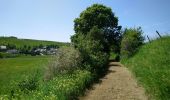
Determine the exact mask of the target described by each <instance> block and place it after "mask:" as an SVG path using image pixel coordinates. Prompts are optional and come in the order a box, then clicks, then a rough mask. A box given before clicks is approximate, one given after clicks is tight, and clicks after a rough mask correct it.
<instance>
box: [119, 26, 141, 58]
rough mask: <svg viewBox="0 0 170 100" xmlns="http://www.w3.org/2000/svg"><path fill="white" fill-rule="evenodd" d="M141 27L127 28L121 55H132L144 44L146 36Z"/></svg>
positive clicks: (122, 42) (125, 56) (123, 56)
mask: <svg viewBox="0 0 170 100" xmlns="http://www.w3.org/2000/svg"><path fill="white" fill-rule="evenodd" d="M142 34H143V32H142V29H141V27H138V28H130V29H125V31H124V34H123V38H122V41H121V57H122V58H127V57H130V56H132V55H133V54H134V53H135V52H136V51H137V49H138V47H139V46H141V45H142V44H143V41H144V37H143V36H142Z"/></svg>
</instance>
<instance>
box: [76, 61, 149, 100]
mask: <svg viewBox="0 0 170 100" xmlns="http://www.w3.org/2000/svg"><path fill="white" fill-rule="evenodd" d="M109 66H110V67H109V71H108V74H107V75H106V76H105V77H104V78H102V79H101V82H99V83H97V84H94V86H93V87H92V89H90V90H87V91H86V94H85V96H83V97H79V99H80V100H148V99H147V96H146V95H145V92H144V89H143V88H142V87H141V86H139V85H138V84H137V82H136V80H135V78H134V77H133V76H132V74H131V73H130V72H129V71H128V69H127V68H126V67H124V66H123V65H121V64H120V63H119V62H110V64H109Z"/></svg>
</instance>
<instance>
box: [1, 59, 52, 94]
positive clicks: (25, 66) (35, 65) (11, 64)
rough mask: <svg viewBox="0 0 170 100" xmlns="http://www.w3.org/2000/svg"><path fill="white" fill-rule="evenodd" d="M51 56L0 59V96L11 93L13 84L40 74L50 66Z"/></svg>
mask: <svg viewBox="0 0 170 100" xmlns="http://www.w3.org/2000/svg"><path fill="white" fill-rule="evenodd" d="M49 58H50V56H22V57H17V58H6V59H0V94H6V93H9V91H10V90H11V88H12V87H13V82H17V81H20V80H22V79H23V78H25V76H29V75H31V74H33V73H35V72H36V71H39V72H40V74H41V73H42V72H43V69H44V67H45V66H46V65H47V64H48V59H49Z"/></svg>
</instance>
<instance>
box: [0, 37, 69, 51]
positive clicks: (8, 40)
mask: <svg viewBox="0 0 170 100" xmlns="http://www.w3.org/2000/svg"><path fill="white" fill-rule="evenodd" d="M0 45H6V46H7V45H15V46H16V48H23V47H24V46H25V45H26V46H30V47H31V48H32V47H34V46H40V45H42V46H46V45H57V46H58V47H60V46H66V45H69V43H64V42H54V41H44V40H33V39H18V38H17V37H13V36H11V37H0Z"/></svg>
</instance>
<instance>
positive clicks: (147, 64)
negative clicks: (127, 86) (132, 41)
mask: <svg viewBox="0 0 170 100" xmlns="http://www.w3.org/2000/svg"><path fill="white" fill-rule="evenodd" d="M122 62H123V64H125V65H126V66H127V67H128V68H129V69H130V70H131V71H132V72H133V74H134V75H135V76H136V77H137V79H138V81H139V83H141V84H142V85H143V86H144V88H145V89H146V92H147V94H148V95H149V96H150V98H151V99H157V100H170V37H163V38H162V39H158V40H154V41H152V42H151V43H147V44H145V45H144V46H142V47H141V48H140V50H139V51H138V52H137V53H136V54H135V55H134V56H133V57H131V58H130V59H126V60H122Z"/></svg>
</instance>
